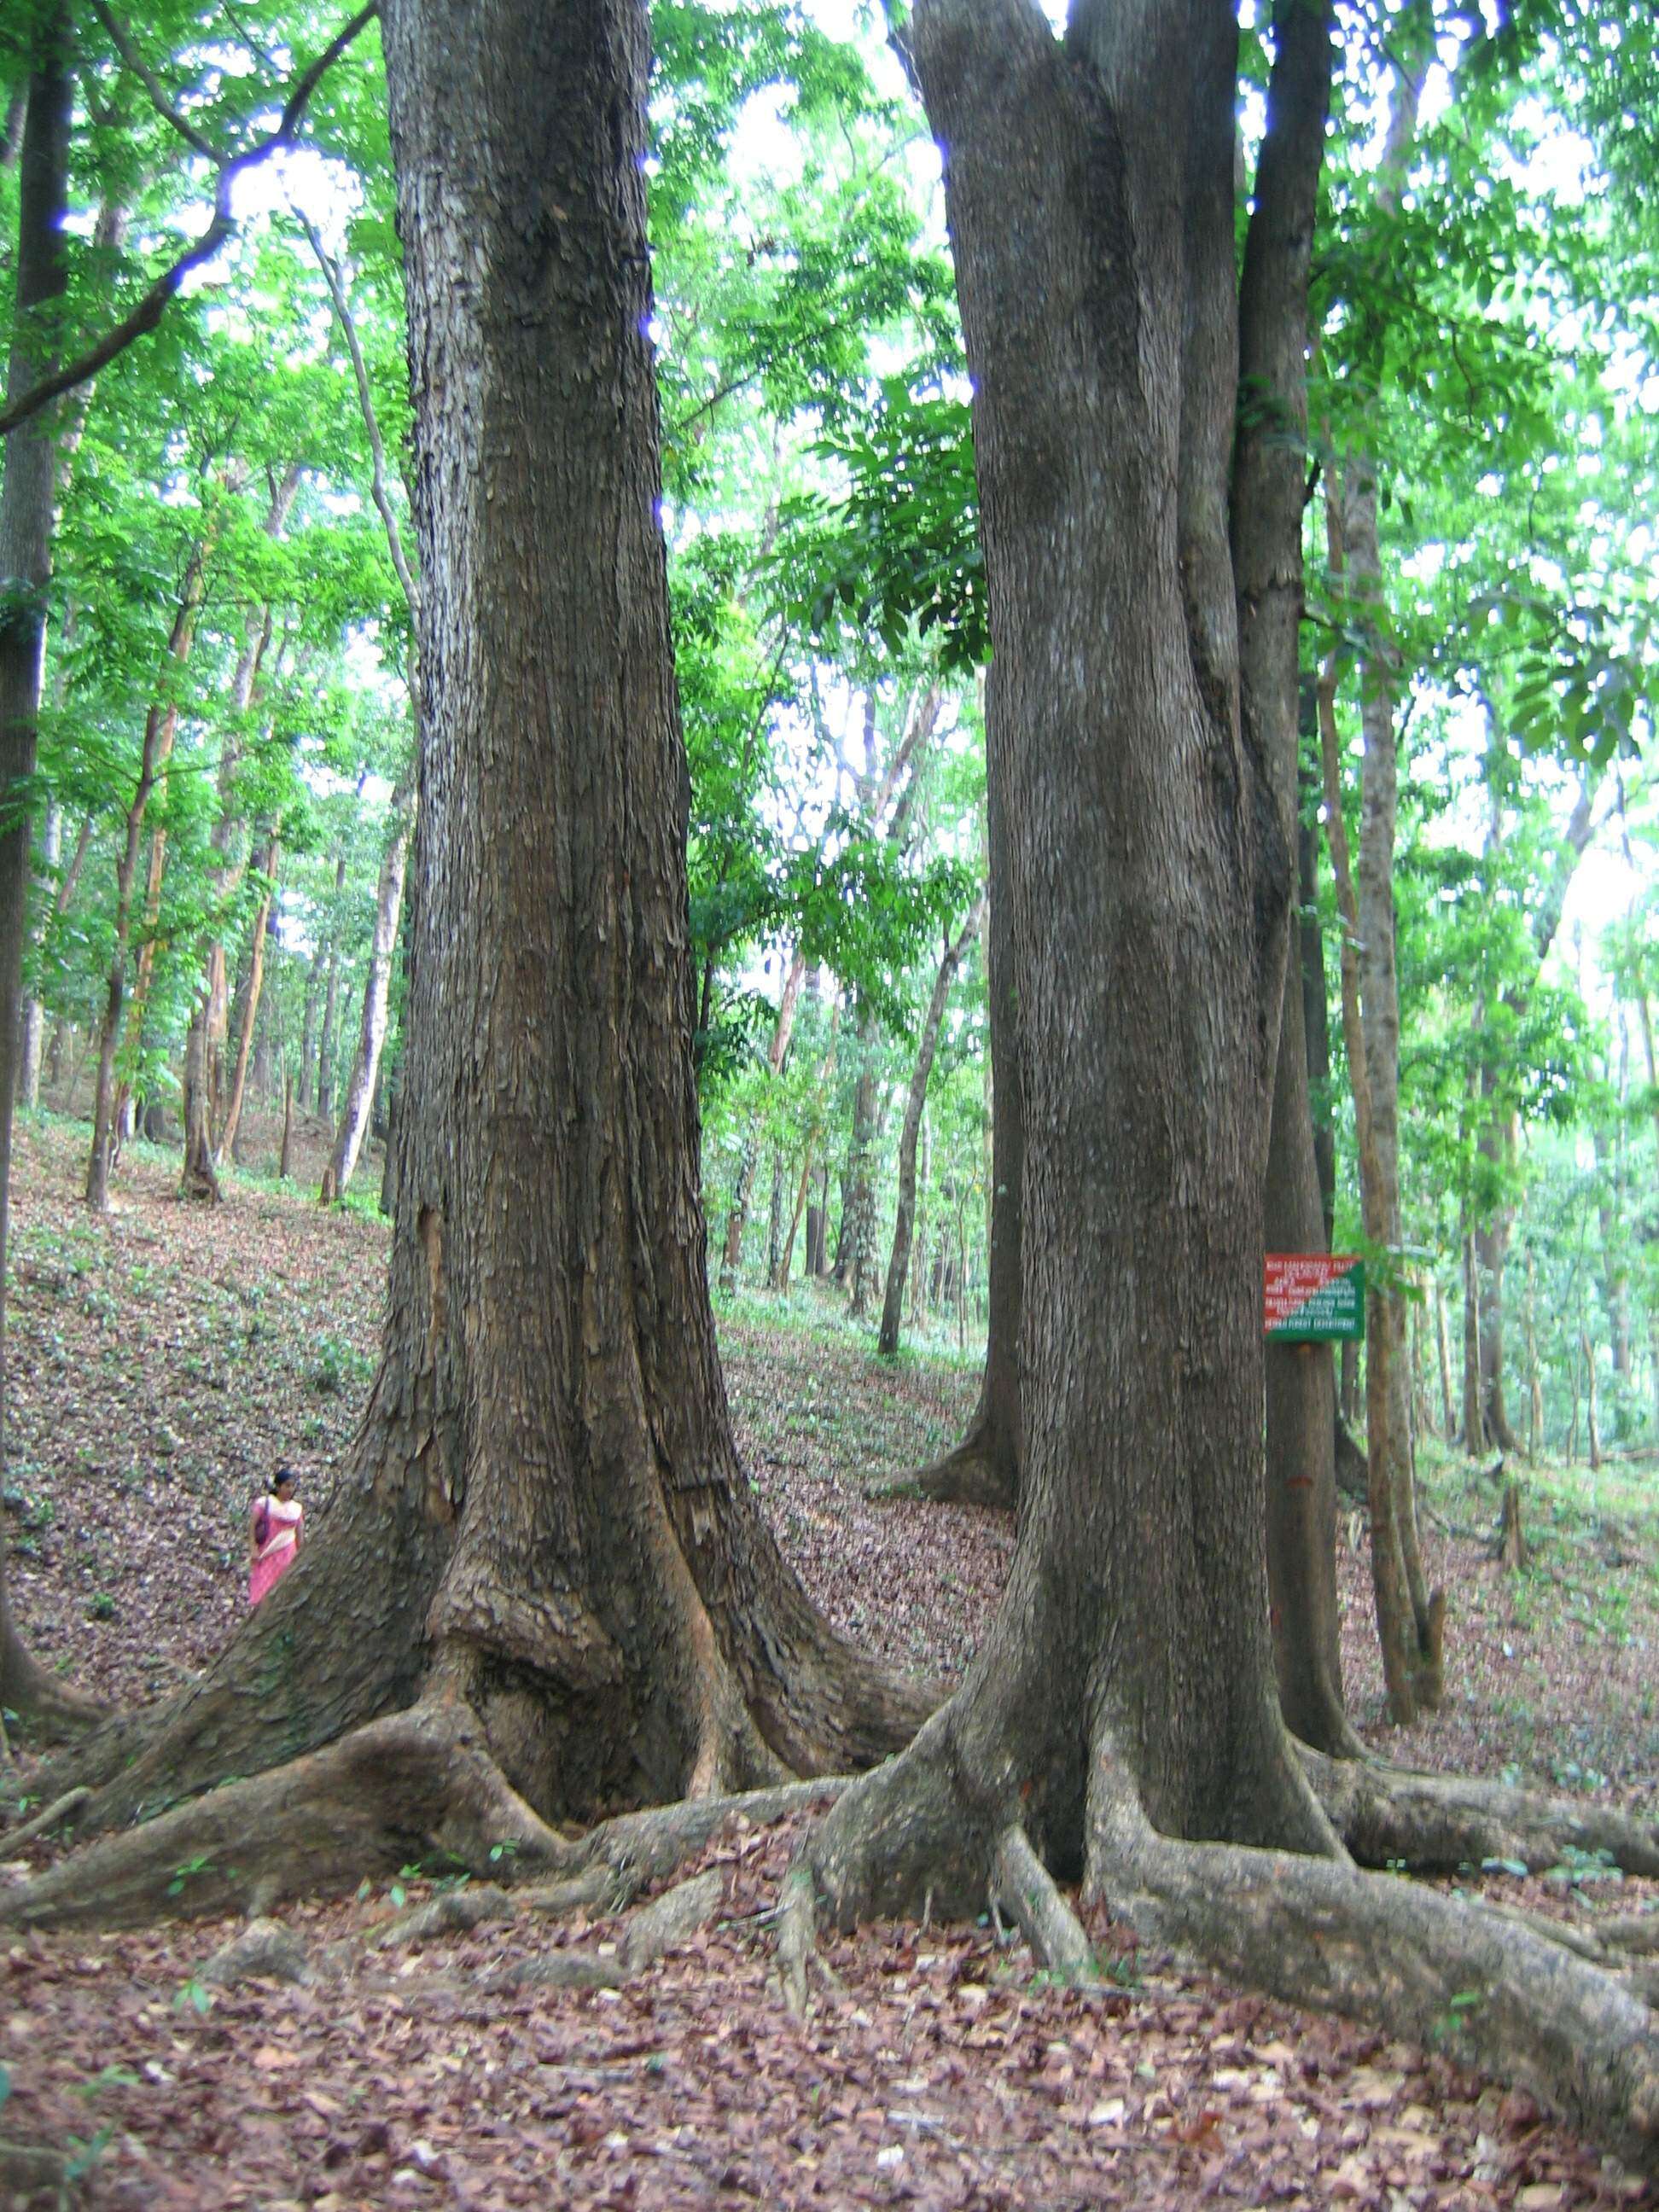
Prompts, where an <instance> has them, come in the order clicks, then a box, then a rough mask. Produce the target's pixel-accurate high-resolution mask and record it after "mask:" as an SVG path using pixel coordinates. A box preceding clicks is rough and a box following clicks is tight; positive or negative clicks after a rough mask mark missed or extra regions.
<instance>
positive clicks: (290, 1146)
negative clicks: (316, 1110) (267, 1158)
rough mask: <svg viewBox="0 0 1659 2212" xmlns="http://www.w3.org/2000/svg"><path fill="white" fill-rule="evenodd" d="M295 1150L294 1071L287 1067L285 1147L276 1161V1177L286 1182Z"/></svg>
mask: <svg viewBox="0 0 1659 2212" xmlns="http://www.w3.org/2000/svg"><path fill="white" fill-rule="evenodd" d="M293 1152H294V1071H293V1069H292V1068H287V1069H285V1070H284V1071H283V1149H282V1152H281V1155H280V1157H279V1158H278V1160H277V1163H276V1177H277V1180H278V1182H287V1181H288V1179H289V1173H290V1171H291V1170H292V1167H293Z"/></svg>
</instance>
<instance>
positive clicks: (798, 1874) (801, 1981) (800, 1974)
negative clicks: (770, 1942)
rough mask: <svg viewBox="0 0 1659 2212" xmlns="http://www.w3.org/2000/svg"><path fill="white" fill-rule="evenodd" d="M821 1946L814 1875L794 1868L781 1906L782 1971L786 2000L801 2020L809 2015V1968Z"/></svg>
mask: <svg viewBox="0 0 1659 2212" xmlns="http://www.w3.org/2000/svg"><path fill="white" fill-rule="evenodd" d="M816 1949H817V1900H816V1899H815V1898H814V1896H813V1892H812V1877H811V1875H810V1874H809V1873H808V1872H807V1870H806V1869H805V1867H792V1868H791V1869H790V1871H789V1873H788V1875H787V1877H786V1879H785V1881H784V1885H783V1896H782V1898H781V1900H780V1902H779V1905H778V1971H779V1972H780V1973H781V1976H782V1977H783V1995H784V2002H786V2003H787V2006H788V2007H789V2009H790V2011H791V2012H792V2013H793V2015H794V2016H795V2018H796V2019H797V2020H804V2019H805V2017H806V1969H807V1966H808V1965H809V1963H810V1962H811V1959H812V1957H813V1955H814V1953H815V1951H816Z"/></svg>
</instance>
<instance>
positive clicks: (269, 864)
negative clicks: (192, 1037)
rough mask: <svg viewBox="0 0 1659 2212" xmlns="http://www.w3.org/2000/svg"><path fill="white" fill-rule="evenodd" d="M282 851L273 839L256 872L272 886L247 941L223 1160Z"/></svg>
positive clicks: (232, 1148) (243, 1071)
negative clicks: (239, 1022)
mask: <svg viewBox="0 0 1659 2212" xmlns="http://www.w3.org/2000/svg"><path fill="white" fill-rule="evenodd" d="M281 852H282V848H281V846H280V845H279V844H278V842H277V841H276V838H275V837H274V836H273V837H272V839H271V841H270V844H269V845H267V846H266V848H265V852H264V860H262V861H261V863H260V867H259V872H260V874H261V875H263V876H264V877H265V878H266V879H267V881H268V883H269V884H270V886H271V888H270V889H268V890H266V892H265V895H264V897H263V898H262V899H261V900H260V902H259V905H258V911H257V912H256V913H255V915H254V917H253V931H252V936H251V937H250V939H249V940H248V951H247V987H246V991H245V992H244V994H243V996H242V1024H241V1032H240V1036H238V1038H237V1040H236V1072H235V1073H234V1075H233V1077H232V1078H231V1084H230V1103H228V1106H227V1107H226V1109H225V1126H224V1127H223V1129H222V1131H221V1132H220V1134H219V1152H220V1157H221V1158H223V1157H225V1156H226V1155H227V1154H228V1155H229V1156H230V1157H231V1158H235V1157H236V1137H237V1133H238V1131H239V1130H240V1127H241V1126H242V1103H243V1100H244V1098H245V1097H246V1093H247V1063H248V1054H250V1053H251V1052H252V1049H253V1026H254V1024H255V1023H256V1022H257V1021H258V1018H259V994H260V992H261V990H262V989H263V987H264V980H265V931H266V929H267V928H268V927H269V926H270V902H271V899H272V896H273V895H274V890H275V884H276V867H277V862H278V860H279V858H280V856H281Z"/></svg>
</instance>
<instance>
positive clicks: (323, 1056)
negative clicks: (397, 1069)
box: [317, 852, 346, 1121]
mask: <svg viewBox="0 0 1659 2212" xmlns="http://www.w3.org/2000/svg"><path fill="white" fill-rule="evenodd" d="M345 879H346V856H345V854H344V853H343V852H342V853H341V854H340V856H339V859H338V860H337V862H336V864H335V869H334V896H335V901H336V903H338V901H339V896H340V894H341V892H342V891H343V890H344V889H345ZM339 994H340V951H339V946H338V945H337V944H335V943H333V942H332V941H331V943H330V945H329V948H328V969H327V977H326V981H325V984H324V987H323V1025H322V1029H321V1030H320V1032H319V1036H318V1039H317V1118H318V1120H319V1121H328V1120H330V1119H331V1116H332V1114H333V1109H334V1057H335V1043H334V1016H335V1012H336V1009H337V1006H338V1002H339Z"/></svg>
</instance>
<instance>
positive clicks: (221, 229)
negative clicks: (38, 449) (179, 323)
mask: <svg viewBox="0 0 1659 2212" xmlns="http://www.w3.org/2000/svg"><path fill="white" fill-rule="evenodd" d="M379 13H380V0H368V5H367V6H365V7H362V8H360V9H358V10H357V13H356V15H354V16H353V17H352V18H351V20H350V21H349V22H348V23H347V24H345V25H344V27H343V28H342V29H341V30H339V31H337V33H335V35H334V37H333V38H331V40H329V42H328V44H327V46H325V47H324V48H323V51H322V52H321V53H319V55H318V57H317V58H316V59H315V61H313V63H312V64H310V65H309V67H308V68H307V69H306V70H302V71H301V75H300V76H298V77H297V78H296V79H295V84H294V88H293V90H292V91H291V92H290V93H289V96H288V100H287V101H286V103H285V104H284V106H283V112H282V115H281V118H279V120H278V122H277V124H276V128H275V129H274V130H273V131H270V132H269V133H268V134H267V135H266V137H264V138H262V139H260V140H259V141H258V143H257V144H256V145H252V146H249V147H246V148H245V149H244V150H243V151H242V152H241V153H240V154H237V155H233V156H232V157H231V158H230V159H229V160H228V161H223V162H222V163H221V165H220V168H219V176H218V181H217V184H216V186H215V188H214V194H213V219H212V221H211V222H210V223H209V225H208V227H207V228H206V229H205V230H204V232H203V233H202V235H201V236H200V237H199V238H198V239H197V240H196V242H195V244H194V245H193V246H186V247H185V251H184V252H182V253H181V254H180V255H179V257H178V258H177V260H175V261H173V263H171V264H169V266H168V267H167V268H166V269H164V270H162V271H161V275H160V276H157V277H156V278H155V282H154V283H152V284H151V285H150V287H149V290H148V291H147V292H146V293H145V294H144V295H143V299H142V300H140V301H139V302H138V304H137V307H135V308H134V309H133V310H132V313H131V314H130V315H127V316H125V318H124V319H122V320H121V321H120V322H118V323H117V324H115V325H113V326H112V328H111V329H109V330H107V331H105V333H104V335H103V337H100V339H98V341H97V342H96V343H95V344H94V345H91V346H88V349H87V350H86V351H85V352H84V353H82V354H79V355H77V356H76V358H75V359H74V360H73V361H71V362H68V363H67V364H66V365H65V366H64V368H60V369H58V370H57V371H56V372H55V374H52V375H51V376H47V377H43V378H42V379H41V380H40V383H38V384H37V385H34V386H33V387H32V388H31V389H30V390H29V391H27V392H25V393H24V394H23V396H22V398H21V399H17V400H14V401H13V403H12V404H11V405H10V406H9V407H8V408H7V409H6V410H4V411H3V413H0V438H3V437H5V436H7V435H9V433H10V432H11V431H13V430H15V428H17V426H18V424H19V423H20V422H27V421H28V419H29V417H30V416H32V415H38V414H39V413H40V410H41V409H42V408H43V407H45V406H47V405H49V404H51V402H52V400H54V399H56V398H58V397H59V396H60V394H62V393H63V392H71V391H73V390H74V388H75V386H76V385H77V384H84V383H85V382H86V380H87V379H88V377H90V376H96V375H97V374H98V372H99V370H100V369H101V368H106V367H107V365H108V364H109V363H110V362H112V361H113V360H115V359H116V357H117V356H118V355H120V354H123V353H125V351H126V349H127V348H128V347H129V346H130V345H131V344H133V343H135V341H136V340H137V339H139V338H141V337H146V336H147V335H148V334H149V332H150V331H153V330H154V329H155V327H156V325H158V324H159V323H160V321H161V318H162V316H163V315H164V314H165V313H167V307H168V306H169V305H170V304H171V302H172V301H173V298H174V297H175V295H177V293H178V291H179V286H180V285H181V284H182V283H184V281H185V277H186V276H189V274H190V272H191V270H192V269H199V268H200V267H201V266H202V264H203V263H204V262H205V261H210V260H211V259H212V258H213V256H214V255H215V254H216V252H218V251H219V248H220V247H221V246H222V245H224V244H225V242H226V240H228V239H229V238H231V237H232V236H234V233H235V229H236V218H235V216H234V214H233V213H232V211H231V187H232V185H234V182H235V179H237V178H238V177H239V176H240V175H241V174H242V173H244V172H245V171H246V170H249V169H252V168H255V167H258V164H259V163H260V162H261V161H266V160H268V159H269V158H270V155H272V154H275V153H279V152H280V151H281V150H282V149H283V148H284V147H286V146H289V145H291V144H292V143H293V141H294V135H295V131H296V130H297V129H298V128H299V124H300V118H301V116H302V115H303V114H304V113H305V110H306V104H307V101H308V100H310V98H311V95H312V94H313V92H314V91H315V90H316V89H317V87H318V85H319V83H320V82H321V81H322V79H323V77H324V76H325V75H326V73H327V71H328V70H330V69H331V68H332V66H333V64H335V63H336V62H337V60H338V59H339V58H340V56H341V55H342V54H343V53H344V52H345V51H346V49H347V47H348V46H350V44H351V42H352V40H354V39H356V36H357V35H358V33H360V32H361V31H362V30H363V29H364V28H365V27H366V26H367V25H368V23H370V22H371V21H373V20H374V17H375V16H376V15H379ZM169 119H172V118H169ZM186 135H187V136H188V135H189V134H188V132H186Z"/></svg>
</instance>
